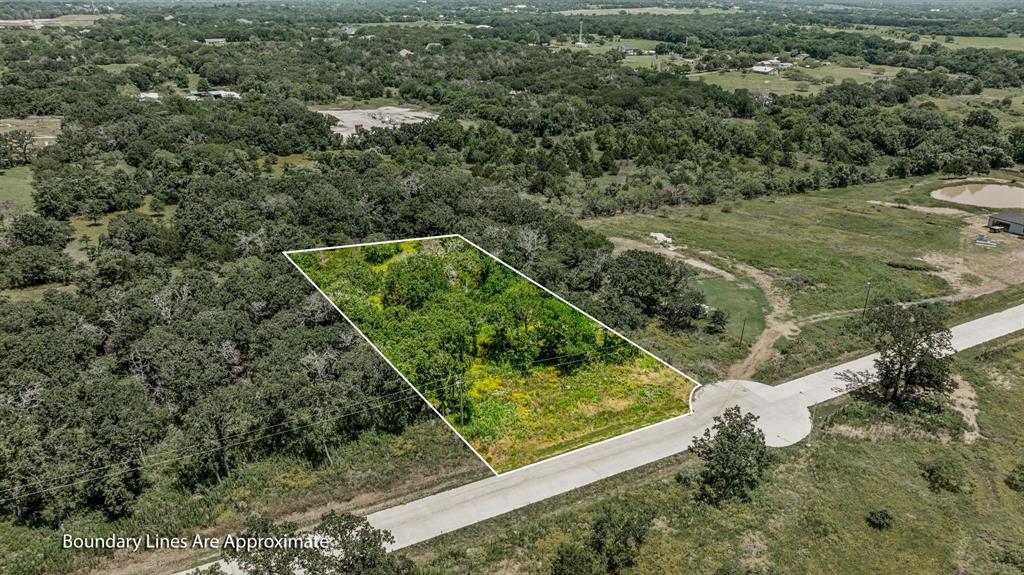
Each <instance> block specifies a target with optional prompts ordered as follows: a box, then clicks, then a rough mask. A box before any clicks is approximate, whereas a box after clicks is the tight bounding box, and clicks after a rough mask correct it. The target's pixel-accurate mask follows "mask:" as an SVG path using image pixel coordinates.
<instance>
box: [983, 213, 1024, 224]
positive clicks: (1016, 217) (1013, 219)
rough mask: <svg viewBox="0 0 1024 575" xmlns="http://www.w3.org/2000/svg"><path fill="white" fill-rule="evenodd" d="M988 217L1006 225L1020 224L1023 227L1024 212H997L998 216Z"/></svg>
mask: <svg viewBox="0 0 1024 575" xmlns="http://www.w3.org/2000/svg"><path fill="white" fill-rule="evenodd" d="M989 217H990V218H992V219H995V220H999V221H1001V222H1006V223H1008V224H1020V225H1022V226H1024V212H999V213H998V214H992V215H991V216H989Z"/></svg>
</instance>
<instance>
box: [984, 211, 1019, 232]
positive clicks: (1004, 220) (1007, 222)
mask: <svg viewBox="0 0 1024 575" xmlns="http://www.w3.org/2000/svg"><path fill="white" fill-rule="evenodd" d="M988 229H990V230H992V231H993V232H1006V233H1008V234H1013V235H1016V236H1022V237H1024V212H999V213H998V214H992V215H991V216H989V217H988Z"/></svg>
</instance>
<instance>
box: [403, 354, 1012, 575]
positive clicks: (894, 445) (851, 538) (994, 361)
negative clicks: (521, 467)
mask: <svg viewBox="0 0 1024 575" xmlns="http://www.w3.org/2000/svg"><path fill="white" fill-rule="evenodd" d="M957 369H958V372H959V374H960V376H961V377H963V379H964V380H965V381H966V382H968V387H967V388H966V389H968V390H969V391H968V392H965V394H966V395H965V396H966V397H968V398H970V399H969V400H966V403H964V404H962V405H964V406H966V407H963V409H964V410H965V412H970V413H973V411H972V408H976V409H977V425H978V430H977V431H978V432H979V433H980V434H981V438H979V439H977V440H976V441H974V442H973V443H968V442H967V440H966V436H964V435H961V433H960V430H961V429H962V428H967V429H970V425H969V423H967V422H966V420H965V419H964V418H963V416H962V415H961V414H960V413H958V412H957V411H954V410H953V409H952V408H950V407H948V406H947V407H945V408H943V409H942V411H940V412H937V413H931V414H924V415H921V414H916V415H915V414H908V413H906V412H902V411H898V410H893V409H889V408H885V407H883V406H879V405H877V404H874V403H872V402H869V401H868V400H864V399H857V398H850V397H844V398H840V399H838V400H836V401H833V402H831V403H829V404H825V405H822V406H818V407H817V408H816V409H815V410H814V421H815V425H814V431H813V432H812V435H811V436H810V437H809V438H808V439H807V440H806V441H805V442H801V444H800V445H798V446H793V447H790V448H786V449H784V450H780V451H776V453H777V454H779V457H780V462H779V466H778V467H777V469H776V470H775V472H774V474H773V475H772V477H771V478H770V480H769V482H768V483H767V484H766V485H764V486H762V487H761V488H759V489H758V490H757V491H756V492H755V493H754V494H753V497H752V501H751V502H749V503H744V502H736V501H734V502H730V503H726V504H724V505H722V506H721V507H714V506H710V505H706V504H700V503H698V502H697V501H695V500H694V497H693V494H694V491H695V487H693V486H692V483H690V482H689V481H687V482H679V481H677V480H676V479H677V477H680V476H681V477H683V478H692V477H694V475H695V474H696V471H697V469H698V468H699V463H698V461H697V460H696V459H695V458H694V457H693V456H692V455H690V454H688V453H687V454H682V455H679V456H676V457H673V458H670V459H666V460H663V461H660V462H658V463H655V464H652V465H649V466H647V467H644V468H640V469H637V470H634V471H630V472H627V473H625V474H622V475H619V476H616V477H613V478H609V479H607V480H605V481H602V482H599V483H596V484H593V485H590V486H587V487H585V488H582V489H579V490H575V491H573V492H571V493H568V494H565V495H563V496H559V497H557V498H553V499H550V500H547V501H545V502H544V503H543V504H541V505H534V506H532V507H527V508H525V509H522V510H519V511H516V512H513V513H511V514H509V515H506V516H503V517H499V518H497V519H494V520H491V521H489V522H486V523H482V524H480V525H477V526H475V528H473V529H464V530H461V531H458V532H455V533H452V534H449V535H445V536H443V537H441V538H438V539H435V540H433V541H430V542H428V543H425V544H421V545H418V546H416V547H413V548H411V549H409V550H408V553H409V555H410V556H412V557H413V558H414V559H416V560H417V561H418V562H420V563H421V564H422V565H423V566H424V567H425V568H426V569H427V570H428V572H431V573H435V572H436V573H442V572H443V573H446V574H453V575H462V574H469V573H484V572H508V573H520V574H531V575H532V574H542V573H548V572H549V571H548V569H549V566H550V564H551V563H550V562H551V560H552V559H553V557H554V555H555V551H556V549H557V548H558V547H559V546H560V545H561V544H563V543H566V542H569V541H579V542H581V543H582V544H583V545H586V544H587V541H588V538H589V536H590V528H589V526H590V525H592V524H593V522H594V520H595V518H596V517H598V516H599V515H600V509H601V508H602V507H603V506H615V507H618V508H619V509H622V510H627V509H629V510H642V509H649V510H651V512H652V513H653V514H654V517H655V520H654V521H653V524H652V526H651V528H650V530H649V531H648V534H647V540H646V542H645V543H644V544H643V546H642V547H641V548H640V550H639V553H638V554H637V560H636V565H635V566H633V567H632V568H631V569H629V570H628V571H626V572H627V573H630V574H644V575H653V574H656V573H693V574H695V575H713V574H721V573H808V574H825V573H828V574H837V575H859V574H862V573H901V574H908V575H932V574H935V573H961V574H978V575H980V574H995V573H1000V574H1012V573H1019V572H1020V570H1019V569H1020V567H1021V558H1022V557H1024V545H1022V542H1024V495H1022V494H1021V493H1018V492H1014V491H1012V490H1011V489H1010V488H1009V487H1008V486H1007V484H1006V483H1005V481H1004V480H1005V478H1006V477H1007V474H1008V473H1009V471H1010V469H1011V468H1012V467H1013V466H1015V465H1017V464H1021V463H1024V443H1021V442H1020V441H1019V433H1020V429H1021V427H1022V426H1024V387H1022V385H1024V342H1022V341H1021V340H1020V338H1019V337H1018V338H1017V340H1016V342H1013V340H1012V338H1011V339H1008V340H1003V341H1001V342H993V343H990V344H988V345H986V346H984V347H983V348H980V349H977V350H971V351H968V352H966V353H962V354H960V355H958V367H957ZM975 393H976V396H977V397H976V400H974V399H973V396H974V394H975ZM940 459H944V460H945V459H948V460H950V461H952V462H953V463H954V464H955V465H956V466H958V467H959V468H960V469H961V470H962V471H961V473H962V475H958V476H956V477H957V478H958V479H960V480H962V481H963V482H964V483H965V484H966V487H965V488H964V489H963V490H955V491H948V490H943V489H941V488H940V489H934V488H932V487H931V486H930V484H929V482H928V481H927V480H926V479H925V477H924V476H923V473H922V467H923V466H924V465H925V464H927V463H930V462H933V461H937V460H940ZM880 509H884V510H886V511H888V512H889V513H890V514H891V515H892V516H893V518H894V522H893V524H892V526H891V527H890V528H888V529H874V528H872V527H870V526H869V525H868V523H867V521H866V517H867V515H868V513H870V512H872V511H877V510H880Z"/></svg>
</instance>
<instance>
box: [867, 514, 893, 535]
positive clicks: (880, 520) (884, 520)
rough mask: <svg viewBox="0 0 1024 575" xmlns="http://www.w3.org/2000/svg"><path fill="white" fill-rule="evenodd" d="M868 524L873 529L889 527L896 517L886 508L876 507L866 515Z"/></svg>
mask: <svg viewBox="0 0 1024 575" xmlns="http://www.w3.org/2000/svg"><path fill="white" fill-rule="evenodd" d="M866 519H867V522H868V525H870V526H871V527H872V528H874V529H879V530H881V529H889V528H890V527H892V526H893V524H895V523H896V518H895V517H893V515H892V513H889V511H888V510H886V509H876V510H875V511H872V512H871V513H868V516H867V518H866Z"/></svg>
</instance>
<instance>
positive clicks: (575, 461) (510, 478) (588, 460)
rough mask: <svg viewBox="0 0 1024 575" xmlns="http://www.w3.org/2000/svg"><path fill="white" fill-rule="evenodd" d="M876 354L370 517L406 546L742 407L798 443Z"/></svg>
mask: <svg viewBox="0 0 1024 575" xmlns="http://www.w3.org/2000/svg"><path fill="white" fill-rule="evenodd" d="M1021 329H1024V305H1019V306H1017V307H1014V308H1011V309H1008V310H1006V311H1003V312H1000V313H996V314H992V315H989V316H986V317H984V318H981V319H978V320H974V321H971V322H968V323H965V324H961V325H958V326H956V327H954V328H953V330H952V331H953V348H954V349H955V350H957V351H961V350H964V349H967V348H969V347H973V346H975V345H978V344H981V343H984V342H986V341H991V340H993V339H997V338H999V337H1002V336H1004V335H1007V334H1010V333H1013V332H1014V331H1017V330H1021ZM875 357H876V356H875V355H869V356H866V357H862V358H859V359H856V360H853V361H851V362H848V363H844V364H842V365H837V366H835V367H832V368H829V369H825V370H822V371H819V372H817V373H813V374H811V375H807V376H804V377H801V378H799V379H794V380H793V381H790V382H787V383H784V384H782V385H777V386H767V385H763V384H760V383H756V382H751V381H724V382H720V383H716V384H712V385H706V386H703V387H701V388H699V389H697V391H696V392H695V393H694V397H693V403H694V404H693V406H692V409H693V412H692V413H690V414H687V415H683V416H680V417H677V418H674V419H670V420H668V421H664V422H662V423H659V424H656V425H653V426H650V427H645V428H643V429H639V430H637V431H634V432H632V433H627V434H626V435H621V436H619V437H615V438H612V439H609V440H607V441H603V442H601V443H596V444H594V445H590V446H587V447H584V448H582V449H578V450H576V451H572V452H570V453H566V454H564V455H561V456H559V457H555V458H553V459H548V460H545V461H542V462H540V463H536V464H534V465H531V466H528V467H523V468H521V469H517V470H515V471H510V472H508V473H505V474H502V475H499V476H496V477H488V478H487V479H483V480H481V481H477V482H475V483H471V484H469V485H464V486H462V487H457V488H455V489H452V490H450V491H445V492H443V493H438V494H436V495H432V496H430V497H426V498H424V499H420V500H418V501H413V502H410V503H406V504H405V505H400V506H398V507H393V508H391V509H385V510H383V511H380V512H378V513H374V514H373V515H370V516H369V521H370V523H371V524H372V525H374V526H375V527H378V528H381V529H387V530H388V531H391V533H392V534H393V535H394V536H395V544H394V546H393V547H394V548H396V549H399V548H402V547H406V546H408V545H413V544H415V543H419V542H421V541H426V540H427V539H430V538H432V537H436V536H438V535H441V534H444V533H448V532H450V531H454V530H456V529H460V528H462V527H466V526H468V525H473V524H474V523H478V522H480V521H483V520H485V519H489V518H491V517H497V516H498V515H502V514H504V513H508V512H509V511H512V510H514V509H519V508H521V507H525V506H527V505H529V504H531V503H536V502H538V501H542V500H544V499H547V498H549V497H553V496H555V495H559V494H561V493H565V492H567V491H571V490H573V489H576V488H578V487H582V486H584V485H587V484H589V483H593V482H595V481H598V480H601V479H604V478H607V477H611V476H612V475H615V474H618V473H622V472H623V471H628V470H630V469H633V468H636V467H640V466H642V465H646V464H648V463H653V462H655V461H657V460H659V459H663V458H665V457H668V456H670V455H674V454H676V453H679V452H681V451H684V450H685V449H687V448H688V447H689V446H690V444H691V442H692V441H693V439H694V438H696V437H698V436H699V435H701V434H703V433H704V430H705V429H707V428H708V427H709V426H710V424H711V422H712V418H713V417H714V416H716V415H718V414H720V413H722V412H723V411H724V410H725V409H726V408H728V407H732V406H733V405H738V406H739V407H740V409H742V410H743V411H749V412H753V413H754V414H756V415H758V416H759V417H760V418H761V419H760V420H759V421H758V425H759V426H760V427H761V429H762V430H764V433H765V439H766V441H767V442H768V444H769V445H771V446H774V447H783V446H787V445H792V444H794V443H796V442H798V441H800V440H801V439H803V438H804V437H806V436H807V434H808V433H810V431H811V412H810V411H809V409H808V408H809V407H811V406H812V405H815V404H817V403H821V402H823V401H827V400H829V399H832V398H834V397H838V396H840V395H843V394H845V393H848V392H849V391H851V389H852V388H851V386H850V384H849V383H848V382H847V381H846V380H844V378H843V377H842V376H841V374H842V373H844V372H846V371H848V370H849V371H854V372H863V371H870V370H872V368H873V365H874V361H875Z"/></svg>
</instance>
